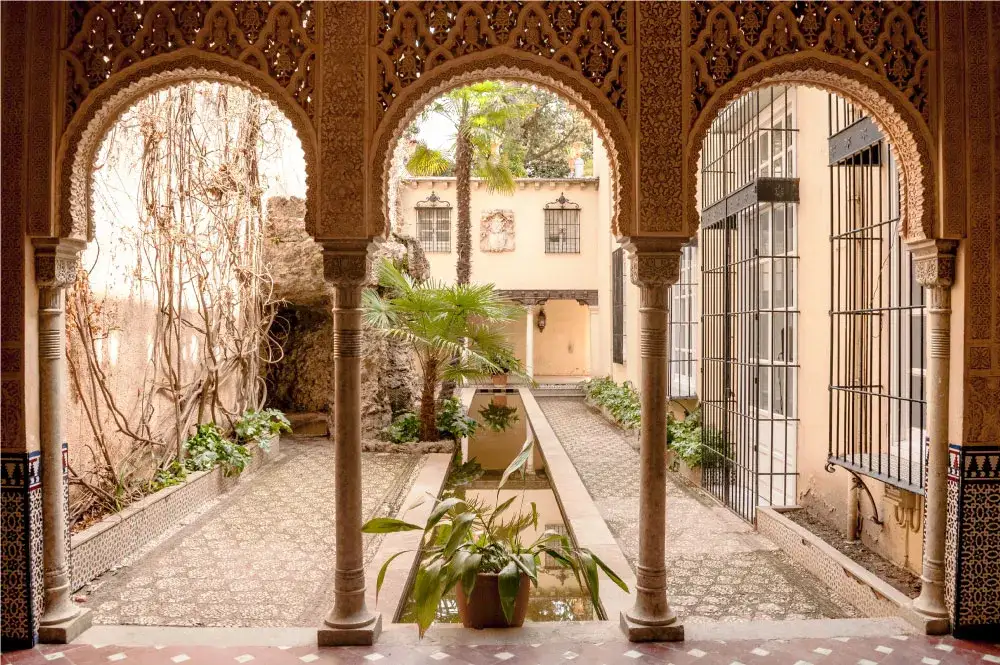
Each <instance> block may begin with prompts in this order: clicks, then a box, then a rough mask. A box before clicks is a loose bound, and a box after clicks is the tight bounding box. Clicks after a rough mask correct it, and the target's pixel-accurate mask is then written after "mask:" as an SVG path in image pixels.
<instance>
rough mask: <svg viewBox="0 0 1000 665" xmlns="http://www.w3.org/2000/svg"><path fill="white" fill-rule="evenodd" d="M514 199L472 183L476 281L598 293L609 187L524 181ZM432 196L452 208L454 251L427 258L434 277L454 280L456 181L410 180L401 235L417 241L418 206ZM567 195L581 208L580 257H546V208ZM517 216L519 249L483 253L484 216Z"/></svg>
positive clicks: (403, 191)
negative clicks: (602, 202)
mask: <svg viewBox="0 0 1000 665" xmlns="http://www.w3.org/2000/svg"><path fill="white" fill-rule="evenodd" d="M516 186H517V190H516V191H515V193H514V194H512V195H510V196H505V195H502V194H495V193H491V192H489V191H488V190H487V188H486V186H485V185H483V184H482V183H481V182H480V181H479V180H474V181H473V183H472V195H471V204H470V210H471V213H472V281H474V282H479V283H492V284H494V285H495V286H496V287H497V288H498V289H596V288H597V284H598V280H597V273H596V271H595V270H594V264H595V262H596V261H597V220H598V203H597V202H598V199H599V198H600V197H601V196H606V192H607V188H606V187H603V186H602V185H601V180H600V179H599V178H556V179H521V180H518V181H517V185H516ZM431 192H434V193H435V194H437V196H438V197H440V198H441V199H442V200H444V201H448V202H450V203H451V204H452V213H451V221H452V227H451V228H452V235H451V251H450V252H447V253H433V252H428V253H427V260H428V261H429V262H430V266H431V276H432V277H434V278H436V279H441V280H445V281H449V282H452V281H454V280H455V261H456V259H457V257H458V254H457V251H456V236H455V226H456V220H457V215H458V209H457V207H456V206H457V204H456V194H455V179H454V178H409V179H405V180H403V182H402V183H401V185H400V198H401V201H402V219H401V220H400V226H401V230H402V233H403V234H405V235H409V236H414V237H416V235H417V232H416V223H417V215H416V209H415V206H416V204H417V202H419V201H422V200H424V199H426V198H427V197H428V196H430V194H431ZM560 194H565V195H566V198H567V199H569V200H570V201H572V202H573V203H576V204H579V206H580V253H579V254H546V253H545V239H544V237H543V234H544V229H545V217H544V213H543V209H544V207H545V204H547V203H551V202H552V201H555V200H556V199H558V198H559V195H560ZM492 210H510V211H512V212H513V213H514V250H513V251H510V252H484V251H482V249H481V248H480V243H479V231H480V222H481V220H482V217H483V213H484V212H488V211H492Z"/></svg>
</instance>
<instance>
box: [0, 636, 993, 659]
mask: <svg viewBox="0 0 1000 665" xmlns="http://www.w3.org/2000/svg"><path fill="white" fill-rule="evenodd" d="M42 663H54V664H55V665H114V664H118V665H308V664H309V663H314V664H315V665H332V664H335V665H373V664H377V665H468V664H472V665H652V664H654V663H656V664H662V665H668V664H669V665H998V664H1000V646H998V645H997V644H988V643H985V642H968V641H963V640H955V639H953V638H950V637H945V638H935V637H925V636H915V635H907V636H897V637H866V638H840V639H795V640H768V641H759V642H758V641H755V640H740V641H732V642H721V641H714V642H683V643H674V644H626V643H622V642H614V643H603V644H589V643H552V644H540V645H537V646H530V645H523V644H518V645H506V646H504V645H500V646H497V645H491V646H471V645H449V646H442V647H439V646H431V645H428V646H417V647H411V646H387V647H382V648H380V647H378V646H377V645H376V646H375V647H364V648H361V647H351V648H340V649H317V648H314V647H308V646H298V647H293V648H289V649H282V648H279V647H225V648H221V647H206V646H188V647H185V646H166V647H159V648H158V647H152V646H141V647H136V646H132V647H129V646H114V645H106V646H101V647H95V646H92V645H87V644H71V645H65V646H51V645H45V646H39V647H36V648H35V649H30V650H27V651H17V652H11V653H5V654H3V656H2V664H3V665H15V664H16V665H36V664H42Z"/></svg>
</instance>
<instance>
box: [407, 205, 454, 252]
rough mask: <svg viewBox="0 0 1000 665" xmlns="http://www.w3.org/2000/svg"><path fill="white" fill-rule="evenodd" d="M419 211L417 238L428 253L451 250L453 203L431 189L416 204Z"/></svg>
mask: <svg viewBox="0 0 1000 665" xmlns="http://www.w3.org/2000/svg"><path fill="white" fill-rule="evenodd" d="M414 208H415V209H416V211H417V240H419V241H420V245H421V247H423V249H424V251H425V252H427V253H433V254H447V253H449V252H451V209H452V208H451V203H450V202H449V201H445V200H442V199H441V198H440V197H439V196H438V195H437V194H436V193H435V192H434V191H431V193H430V196H428V197H427V198H426V199H424V200H423V201H418V202H417V204H416V205H415V206H414Z"/></svg>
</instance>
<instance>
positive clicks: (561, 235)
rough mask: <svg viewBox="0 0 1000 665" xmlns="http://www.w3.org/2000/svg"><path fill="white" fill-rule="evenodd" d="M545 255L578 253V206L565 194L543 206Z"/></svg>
mask: <svg viewBox="0 0 1000 665" xmlns="http://www.w3.org/2000/svg"><path fill="white" fill-rule="evenodd" d="M545 253H546V254H579V253H580V206H579V205H577V204H576V203H573V202H572V201H570V200H569V199H567V198H566V195H565V194H560V195H559V198H558V199H556V200H555V201H553V202H552V203H548V204H546V205H545Z"/></svg>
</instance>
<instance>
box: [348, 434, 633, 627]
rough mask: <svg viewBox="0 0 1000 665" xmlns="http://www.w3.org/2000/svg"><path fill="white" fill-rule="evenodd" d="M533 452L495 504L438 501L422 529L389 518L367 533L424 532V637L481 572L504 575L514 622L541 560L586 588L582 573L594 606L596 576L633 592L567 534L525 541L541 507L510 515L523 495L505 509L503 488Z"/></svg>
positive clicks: (524, 455)
mask: <svg viewBox="0 0 1000 665" xmlns="http://www.w3.org/2000/svg"><path fill="white" fill-rule="evenodd" d="M533 449H534V442H533V441H528V442H527V443H525V444H524V447H523V448H522V449H521V452H520V453H519V454H518V456H517V457H516V458H515V459H514V460H513V461H512V462H511V463H510V465H509V466H508V467H507V469H506V470H505V471H504V473H503V477H502V478H501V480H500V484H499V486H498V487H497V505H488V504H486V503H485V502H483V501H479V500H469V499H463V498H460V497H457V496H452V497H449V498H443V499H439V500H437V501H436V502H435V504H434V508H433V509H432V510H431V513H430V516H429V517H428V518H427V522H426V523H425V524H424V525H423V526H419V525H416V524H411V523H409V522H405V521H403V520H398V519H394V518H390V517H376V518H374V519H372V520H369V521H368V522H367V523H365V525H364V526H363V527H362V528H361V530H362V531H363V532H365V533H396V532H401V531H423V536H422V537H421V546H420V551H421V552H422V553H423V558H422V559H421V562H420V568H419V570H418V571H417V578H416V581H415V582H414V585H413V598H414V604H415V606H416V618H417V628H418V630H419V633H420V637H423V636H424V633H425V632H426V631H427V628H428V627H430V625H431V623H433V621H434V618H435V614H436V611H437V607H438V604H439V603H440V602H441V597H442V596H444V595H445V594H446V593H448V592H449V591H451V590H452V589H453V588H455V586H456V585H457V584H458V583H459V582H461V583H462V590H463V591H464V593H465V594H466V598H468V597H469V596H471V594H472V590H473V588H474V587H475V584H476V576H477V575H478V574H479V573H495V574H497V575H499V589H500V604H501V606H502V608H503V613H504V616H505V617H506V618H507V620H508V621H510V620H511V619H512V618H513V614H514V603H515V600H516V598H517V591H518V587H519V586H520V583H521V578H522V576H527V577H528V578H529V579H530V580H531V582H532V584H534V585H535V586H536V587H537V586H538V568H539V566H540V565H541V556H542V555H543V554H544V555H548V557H549V558H550V559H551V560H553V561H555V562H557V563H558V564H559V565H561V566H564V567H566V568H568V569H570V570H571V571H572V572H573V574H574V575H575V576H576V578H577V581H578V582H581V574H582V576H583V579H584V580H585V581H586V584H587V588H588V589H589V590H590V596H591V599H592V600H593V602H594V604H595V605H597V604H598V603H599V602H600V601H599V593H600V589H599V580H598V570H602V571H604V573H605V574H606V575H607V576H608V577H609V578H610V579H611V581H612V582H614V583H615V584H617V585H618V586H619V587H621V588H622V589H624V590H625V591H626V592H628V586H627V585H626V584H625V582H624V581H622V579H621V578H620V577H619V576H618V575H617V574H616V573H615V572H614V571H613V570H611V569H610V568H609V567H608V566H607V565H606V564H605V563H604V562H603V561H601V559H600V558H598V557H597V555H596V554H594V553H593V552H591V551H590V550H588V549H586V548H582V547H576V546H574V545H573V544H572V542H570V540H569V538H568V537H566V536H564V535H562V534H558V533H555V532H553V531H545V532H543V533H542V534H541V535H540V536H539V537H538V538H537V539H535V541H534V542H532V543H531V544H529V545H525V544H524V543H523V542H522V540H521V538H520V535H521V533H522V532H523V531H525V530H526V529H528V528H529V527H530V528H532V529H534V530H536V531H537V529H538V509H537V507H536V505H535V503H534V502H532V503H531V510H530V512H527V513H524V512H520V511H517V512H515V513H514V514H508V510H509V509H510V508H511V506H512V505H513V504H514V501H515V500H516V499H517V497H516V496H512V497H510V498H509V499H507V500H506V501H504V502H502V503H500V502H499V499H500V489H501V488H502V487H503V486H504V484H505V483H506V482H507V479H508V478H510V477H511V476H513V475H514V474H517V473H520V474H521V475H522V476H523V475H524V474H525V469H526V466H527V462H528V459H529V458H530V457H531V455H532V453H533ZM523 502H524V490H522V492H521V504H520V505H523ZM409 551H412V550H403V551H401V552H397V553H395V554H393V555H392V556H390V557H389V558H388V559H387V560H386V561H385V563H384V564H382V568H381V569H380V570H379V573H378V578H377V579H376V583H375V589H376V591H375V592H376V598H377V597H378V593H379V592H380V591H381V589H382V584H383V582H384V581H385V573H386V570H388V567H389V564H391V563H392V561H393V560H394V559H395V558H396V557H398V556H400V555H402V554H405V553H406V552H409ZM581 584H582V582H581Z"/></svg>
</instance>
